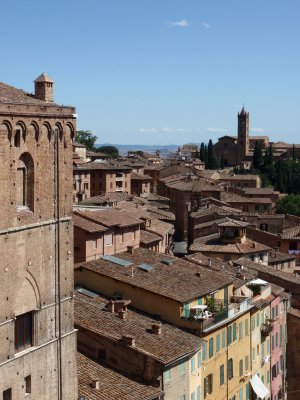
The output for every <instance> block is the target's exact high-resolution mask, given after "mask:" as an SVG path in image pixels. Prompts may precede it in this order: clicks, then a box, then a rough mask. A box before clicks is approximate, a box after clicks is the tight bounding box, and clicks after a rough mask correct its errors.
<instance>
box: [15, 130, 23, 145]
mask: <svg viewBox="0 0 300 400" xmlns="http://www.w3.org/2000/svg"><path fill="white" fill-rule="evenodd" d="M20 145H21V130H20V129H17V130H16V133H15V137H14V146H15V147H20Z"/></svg>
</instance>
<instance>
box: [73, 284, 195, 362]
mask: <svg viewBox="0 0 300 400" xmlns="http://www.w3.org/2000/svg"><path fill="white" fill-rule="evenodd" d="M75 293H76V295H75V302H74V311H75V326H76V327H80V328H82V329H85V330H89V331H91V332H94V333H95V334H96V335H100V336H102V337H107V338H109V339H111V340H114V341H116V340H117V341H121V339H122V336H124V335H126V336H132V337H134V338H135V345H134V348H135V349H136V350H137V351H138V352H141V353H144V354H147V355H148V354H149V355H150V356H151V357H153V358H154V359H156V360H158V361H159V362H161V363H163V364H168V363H171V362H175V361H176V360H178V359H180V358H181V357H184V356H187V355H190V354H194V353H196V352H197V351H198V350H199V349H200V347H201V339H199V338H198V337H196V336H194V335H192V334H190V333H188V332H185V331H184V330H182V329H179V328H177V327H176V326H174V325H171V324H169V323H166V322H163V321H161V334H160V335H158V334H155V333H152V332H151V326H152V324H153V323H154V322H157V321H155V320H153V317H151V316H150V315H147V314H145V313H142V312H139V311H137V310H134V309H133V308H128V309H127V310H128V311H127V314H126V318H125V319H121V318H119V317H118V316H117V315H116V314H115V313H112V312H110V311H108V309H107V308H106V307H105V306H106V304H107V303H108V301H109V299H108V298H105V297H103V296H99V297H96V298H94V299H91V298H87V296H85V295H84V294H81V293H78V292H75Z"/></svg>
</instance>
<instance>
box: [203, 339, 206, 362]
mask: <svg viewBox="0 0 300 400" xmlns="http://www.w3.org/2000/svg"><path fill="white" fill-rule="evenodd" d="M205 360H206V342H204V343H203V346H202V361H205Z"/></svg>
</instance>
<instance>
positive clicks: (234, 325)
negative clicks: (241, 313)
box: [233, 323, 236, 341]
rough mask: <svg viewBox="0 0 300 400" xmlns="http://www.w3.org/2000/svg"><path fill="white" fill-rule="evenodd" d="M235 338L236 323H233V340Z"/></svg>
mask: <svg viewBox="0 0 300 400" xmlns="http://www.w3.org/2000/svg"><path fill="white" fill-rule="evenodd" d="M235 340H236V323H234V324H233V341H235Z"/></svg>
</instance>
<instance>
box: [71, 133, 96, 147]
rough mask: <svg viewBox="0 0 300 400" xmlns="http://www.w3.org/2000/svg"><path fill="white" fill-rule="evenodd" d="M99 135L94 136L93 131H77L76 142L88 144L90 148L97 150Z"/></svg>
mask: <svg viewBox="0 0 300 400" xmlns="http://www.w3.org/2000/svg"><path fill="white" fill-rule="evenodd" d="M96 140H97V136H94V135H93V134H92V132H91V131H77V132H76V136H75V142H78V143H81V144H84V145H86V147H87V149H88V150H91V151H93V150H95V147H94V146H95V143H96Z"/></svg>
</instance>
